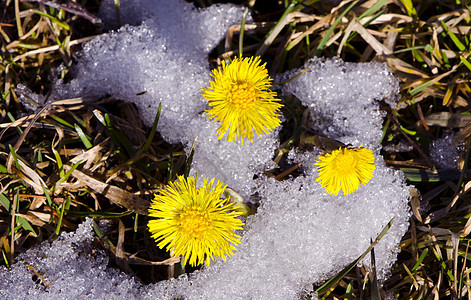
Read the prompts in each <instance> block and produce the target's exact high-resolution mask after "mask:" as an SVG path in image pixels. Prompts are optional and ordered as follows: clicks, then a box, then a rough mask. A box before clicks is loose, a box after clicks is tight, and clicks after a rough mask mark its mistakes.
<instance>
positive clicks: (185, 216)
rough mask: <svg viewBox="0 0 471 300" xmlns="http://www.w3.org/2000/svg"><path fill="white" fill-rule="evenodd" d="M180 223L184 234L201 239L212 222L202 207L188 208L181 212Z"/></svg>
mask: <svg viewBox="0 0 471 300" xmlns="http://www.w3.org/2000/svg"><path fill="white" fill-rule="evenodd" d="M178 225H179V226H180V228H181V231H182V232H183V233H184V234H186V235H188V236H191V237H193V238H196V239H201V238H203V237H204V236H205V235H206V233H207V231H208V230H209V228H210V227H211V222H210V220H209V217H208V214H207V213H205V212H203V211H201V209H198V208H188V209H186V210H184V211H183V212H182V213H181V214H180V219H179V221H178Z"/></svg>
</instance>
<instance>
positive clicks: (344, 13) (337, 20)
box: [314, 0, 359, 56]
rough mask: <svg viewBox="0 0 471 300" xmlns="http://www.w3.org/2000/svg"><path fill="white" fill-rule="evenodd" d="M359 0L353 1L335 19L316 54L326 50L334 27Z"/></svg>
mask: <svg viewBox="0 0 471 300" xmlns="http://www.w3.org/2000/svg"><path fill="white" fill-rule="evenodd" d="M358 1H359V0H356V1H354V2H352V3H351V4H350V5H349V6H348V7H347V8H346V9H345V10H344V11H343V12H342V13H341V14H340V15H339V16H338V17H337V19H336V20H335V22H334V24H332V26H330V28H329V29H328V30H327V32H326V34H325V35H324V37H323V38H322V40H321V42H320V43H319V45H318V46H317V49H316V51H315V52H314V56H319V55H320V54H321V52H322V51H323V50H324V48H325V46H326V45H327V42H328V41H329V39H330V36H331V35H332V32H334V29H335V28H336V27H337V25H338V24H339V23H340V21H341V20H342V18H343V17H344V16H345V15H346V14H347V13H348V12H349V11H350V9H352V8H353V6H355V5H356V4H357V3H358Z"/></svg>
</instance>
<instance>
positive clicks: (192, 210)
mask: <svg viewBox="0 0 471 300" xmlns="http://www.w3.org/2000/svg"><path fill="white" fill-rule="evenodd" d="M225 187H226V186H223V183H222V182H220V181H218V182H217V183H216V184H215V185H214V179H211V181H209V179H205V180H204V183H203V187H201V188H196V177H188V178H184V177H183V176H178V181H177V182H171V183H170V184H168V185H167V186H166V188H165V190H162V191H161V192H160V194H158V195H155V198H154V199H153V201H152V203H151V205H150V208H149V216H151V217H156V218H157V219H152V220H150V221H149V223H148V227H149V231H150V233H151V235H152V237H153V238H154V239H155V241H156V242H157V246H158V247H160V248H164V247H166V250H167V251H170V252H171V253H172V255H173V256H175V257H177V256H180V255H182V256H183V257H184V258H185V262H187V263H189V264H190V265H192V266H196V265H199V264H202V263H203V262H204V261H206V264H207V265H209V264H210V260H213V261H214V260H216V258H217V257H220V258H221V259H222V260H225V259H226V257H227V256H231V255H232V254H233V250H237V249H236V248H235V247H234V245H235V244H238V243H240V236H238V235H236V234H235V233H234V231H235V230H236V229H242V225H243V223H242V221H241V220H239V219H237V217H238V216H240V214H241V213H240V212H238V211H237V210H236V207H235V204H234V203H230V202H229V198H226V199H221V195H222V193H223V192H224V189H225Z"/></svg>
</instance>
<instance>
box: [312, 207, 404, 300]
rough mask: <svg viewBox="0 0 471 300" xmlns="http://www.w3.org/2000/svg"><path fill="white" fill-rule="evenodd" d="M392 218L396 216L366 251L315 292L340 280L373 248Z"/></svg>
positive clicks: (323, 290) (386, 229)
mask: <svg viewBox="0 0 471 300" xmlns="http://www.w3.org/2000/svg"><path fill="white" fill-rule="evenodd" d="M394 219H396V216H394V217H393V218H392V219H391V221H389V222H388V224H386V226H385V227H384V228H383V230H382V231H381V232H380V234H379V235H378V236H377V237H376V239H375V240H374V241H373V242H372V243H371V245H370V246H369V247H368V249H366V251H365V252H364V253H363V254H362V255H360V257H358V258H357V259H356V260H355V261H353V262H352V263H351V264H349V265H348V266H347V267H346V268H345V269H343V270H342V271H340V273H338V274H337V275H335V276H334V277H332V278H331V279H329V280H327V282H325V283H324V284H323V285H322V286H320V287H319V288H318V289H317V290H316V292H317V293H318V294H323V293H325V292H326V291H328V290H329V289H330V288H331V287H332V286H333V285H334V284H336V283H337V282H338V281H340V280H341V279H342V278H343V277H344V276H345V274H347V273H348V272H350V271H351V270H352V269H353V268H354V267H355V266H356V265H357V264H358V263H359V262H360V261H361V260H362V259H363V258H364V257H365V256H366V255H367V254H368V253H369V252H370V251H371V250H372V249H373V248H374V246H376V244H378V242H379V241H380V240H381V239H382V238H383V236H384V235H385V234H386V233H387V232H388V230H389V228H391V226H392V224H393V223H394Z"/></svg>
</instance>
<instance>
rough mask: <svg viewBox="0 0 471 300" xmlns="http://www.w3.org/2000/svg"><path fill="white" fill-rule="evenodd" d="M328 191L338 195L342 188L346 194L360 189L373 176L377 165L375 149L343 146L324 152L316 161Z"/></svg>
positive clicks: (322, 184)
mask: <svg viewBox="0 0 471 300" xmlns="http://www.w3.org/2000/svg"><path fill="white" fill-rule="evenodd" d="M314 164H315V165H316V166H317V170H318V172H319V176H318V177H317V179H316V181H317V182H321V186H322V187H325V189H326V191H327V193H329V194H332V195H337V194H338V193H339V192H340V189H342V192H343V193H344V195H348V194H350V193H351V192H353V191H356V190H358V188H359V187H360V185H362V184H366V183H367V182H368V181H369V180H370V179H371V178H373V174H374V170H375V165H374V156H373V151H371V150H370V149H367V148H363V147H357V148H351V147H342V148H339V149H337V150H333V151H332V152H330V153H326V154H322V155H320V156H319V158H318V159H317V161H316V162H315V163H314Z"/></svg>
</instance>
